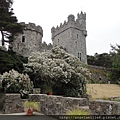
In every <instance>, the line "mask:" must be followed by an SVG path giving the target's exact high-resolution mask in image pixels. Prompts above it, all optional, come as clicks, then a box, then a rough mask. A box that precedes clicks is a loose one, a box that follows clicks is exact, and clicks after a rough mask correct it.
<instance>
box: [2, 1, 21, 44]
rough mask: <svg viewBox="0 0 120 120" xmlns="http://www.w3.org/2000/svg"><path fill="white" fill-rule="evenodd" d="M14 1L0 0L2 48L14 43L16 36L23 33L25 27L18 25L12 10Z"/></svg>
mask: <svg viewBox="0 0 120 120" xmlns="http://www.w3.org/2000/svg"><path fill="white" fill-rule="evenodd" d="M12 4H13V0H0V31H1V35H2V46H4V44H5V42H8V43H9V42H11V41H13V38H14V35H15V34H17V33H22V30H23V26H22V25H20V24H19V23H18V20H17V17H16V16H14V13H13V8H12Z"/></svg>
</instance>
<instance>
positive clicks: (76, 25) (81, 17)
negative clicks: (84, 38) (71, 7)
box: [51, 12, 86, 38]
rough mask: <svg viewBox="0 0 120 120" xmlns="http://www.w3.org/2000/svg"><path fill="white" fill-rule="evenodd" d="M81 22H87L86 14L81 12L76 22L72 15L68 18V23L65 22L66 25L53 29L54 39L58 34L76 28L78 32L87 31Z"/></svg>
mask: <svg viewBox="0 0 120 120" xmlns="http://www.w3.org/2000/svg"><path fill="white" fill-rule="evenodd" d="M79 20H86V13H83V12H81V13H80V14H79V13H78V14H77V19H76V20H75V17H74V15H72V14H70V15H69V16H68V21H67V22H66V21H64V23H63V24H62V23H60V26H57V27H56V28H55V27H52V28H51V33H52V38H54V37H55V36H57V35H58V34H60V33H62V32H64V31H65V30H67V29H69V28H74V29H77V30H81V31H82V30H83V31H84V30H85V29H84V28H83V27H82V25H81V24H80V23H79Z"/></svg>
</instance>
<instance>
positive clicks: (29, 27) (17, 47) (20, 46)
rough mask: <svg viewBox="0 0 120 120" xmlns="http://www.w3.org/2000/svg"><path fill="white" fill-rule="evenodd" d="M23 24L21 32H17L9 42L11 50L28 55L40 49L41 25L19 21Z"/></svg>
mask: <svg viewBox="0 0 120 120" xmlns="http://www.w3.org/2000/svg"><path fill="white" fill-rule="evenodd" d="M21 24H22V25H24V26H25V28H24V30H23V34H18V35H16V36H15V37H14V39H15V40H14V41H13V42H12V43H11V47H12V49H13V51H15V52H17V53H19V54H21V55H23V56H25V57H28V56H29V55H30V54H31V53H32V52H38V51H40V49H41V45H42V37H43V30H42V27H41V26H36V25H35V24H34V23H29V24H25V23H21Z"/></svg>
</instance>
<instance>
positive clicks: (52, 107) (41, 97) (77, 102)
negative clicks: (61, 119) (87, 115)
mask: <svg viewBox="0 0 120 120" xmlns="http://www.w3.org/2000/svg"><path fill="white" fill-rule="evenodd" d="M29 100H30V101H35V102H40V107H41V113H43V114H46V115H60V114H61V115H63V114H65V113H66V111H67V110H70V109H72V108H74V107H81V106H88V104H89V103H88V100H87V99H86V98H73V97H62V96H54V95H45V94H30V97H29ZM25 101H26V100H23V99H20V95H19V94H6V95H5V98H4V107H3V111H4V113H5V114H10V113H19V112H24V107H23V104H24V102H25Z"/></svg>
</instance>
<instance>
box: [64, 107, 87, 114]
mask: <svg viewBox="0 0 120 120" xmlns="http://www.w3.org/2000/svg"><path fill="white" fill-rule="evenodd" d="M66 115H89V112H87V111H85V110H82V109H78V108H74V109H72V110H69V111H67V113H66Z"/></svg>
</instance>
